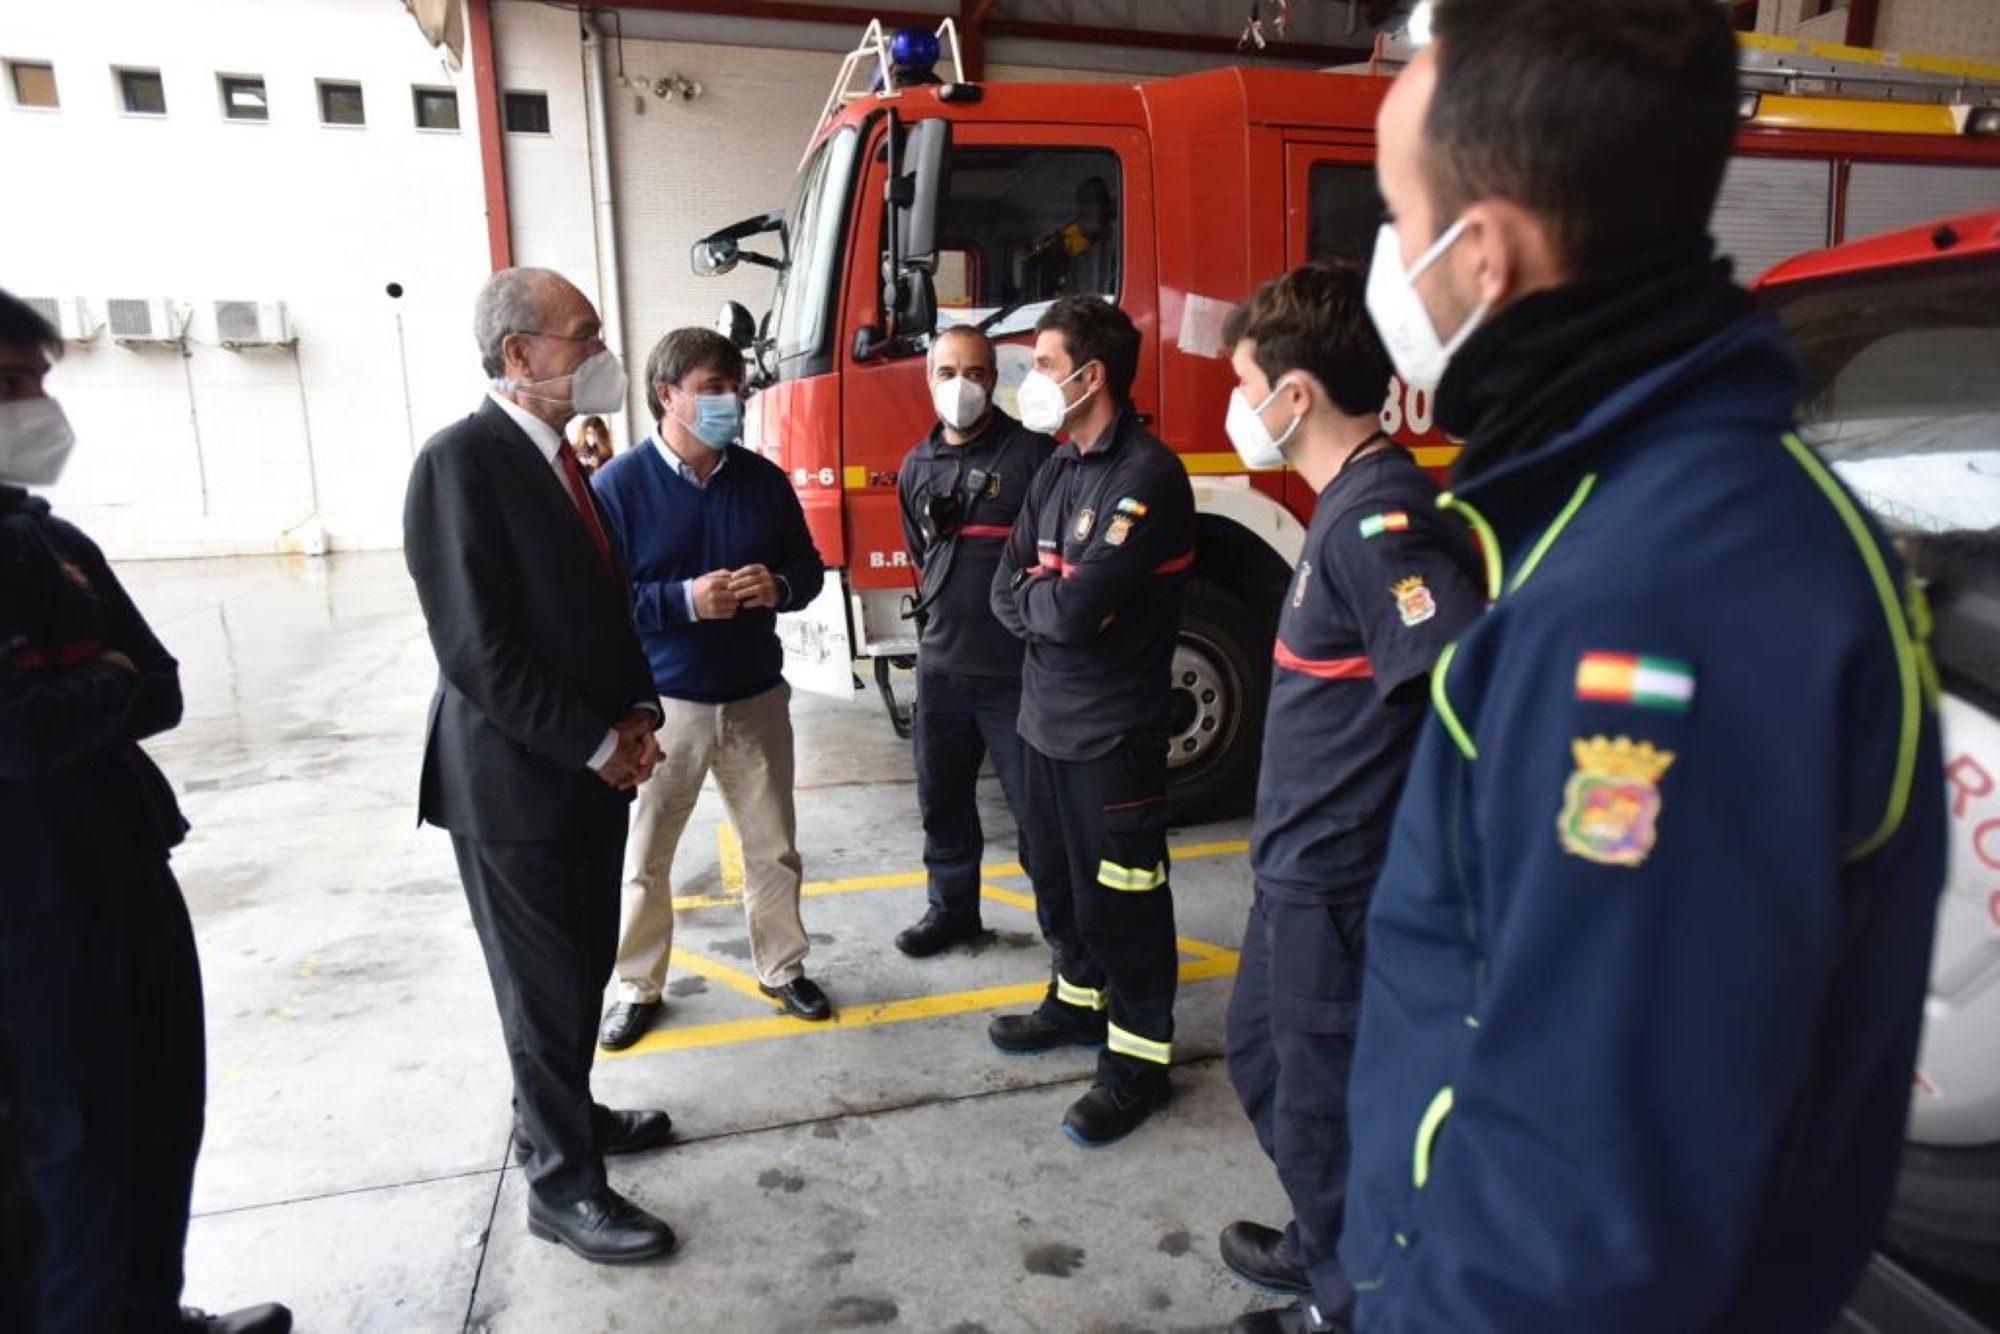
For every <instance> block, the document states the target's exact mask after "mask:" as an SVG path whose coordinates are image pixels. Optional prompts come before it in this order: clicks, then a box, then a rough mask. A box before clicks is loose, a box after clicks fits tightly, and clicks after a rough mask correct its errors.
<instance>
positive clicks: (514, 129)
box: [502, 93, 549, 134]
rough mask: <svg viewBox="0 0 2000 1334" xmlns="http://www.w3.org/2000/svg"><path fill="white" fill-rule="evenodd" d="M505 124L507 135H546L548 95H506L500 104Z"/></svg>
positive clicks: (547, 130) (547, 128)
mask: <svg viewBox="0 0 2000 1334" xmlns="http://www.w3.org/2000/svg"><path fill="white" fill-rule="evenodd" d="M502 105H503V108H504V111H505V122H506V125H507V133H509V134H547V133H548V132H549V95H548V94H547V93H508V94H507V95H506V97H505V98H504V99H503V102H502Z"/></svg>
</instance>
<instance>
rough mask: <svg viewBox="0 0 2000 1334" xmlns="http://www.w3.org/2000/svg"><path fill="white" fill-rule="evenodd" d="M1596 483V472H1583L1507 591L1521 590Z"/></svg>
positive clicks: (1523, 562) (1516, 572)
mask: <svg viewBox="0 0 2000 1334" xmlns="http://www.w3.org/2000/svg"><path fill="white" fill-rule="evenodd" d="M1596 485H1597V474H1596V473H1594V472H1593V473H1586V474H1584V478H1583V480H1582V481H1581V482H1578V483H1577V484H1576V490H1575V491H1573V492H1571V493H1570V498H1569V503H1568V504H1567V505H1564V506H1563V507H1562V512H1561V513H1559V514H1557V515H1556V518H1555V522H1554V523H1552V524H1550V525H1549V530H1548V531H1547V532H1546V533H1543V534H1542V536H1541V540H1539V541H1538V542H1536V543H1535V545H1534V548H1533V549H1532V550H1530V551H1529V552H1528V558H1527V559H1526V560H1524V561H1522V562H1521V568H1520V569H1519V570H1516V571H1515V572H1514V581H1513V582H1512V583H1510V584H1508V585H1507V591H1508V592H1509V593H1518V592H1520V591H1521V585H1522V584H1525V583H1527V582H1528V576H1529V575H1531V574H1533V573H1534V572H1535V568H1536V567H1537V566H1539V565H1540V564H1541V563H1542V557H1544V556H1546V555H1548V554H1549V548H1550V547H1552V546H1554V545H1555V544H1556V539H1557V538H1559V537H1561V536H1562V533H1563V529H1565V528H1567V527H1569V524H1570V520H1572V519H1574V518H1575V517H1576V512H1577V511H1578V510H1580V509H1582V508H1583V502H1584V501H1586V500H1588V499H1590V491H1591V488H1592V487H1594V486H1596Z"/></svg>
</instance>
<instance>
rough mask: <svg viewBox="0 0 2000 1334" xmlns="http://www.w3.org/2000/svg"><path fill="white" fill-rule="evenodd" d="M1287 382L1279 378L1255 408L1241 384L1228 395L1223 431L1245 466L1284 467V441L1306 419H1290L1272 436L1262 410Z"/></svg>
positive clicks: (1296, 432)
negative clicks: (1288, 423) (1277, 434)
mask: <svg viewBox="0 0 2000 1334" xmlns="http://www.w3.org/2000/svg"><path fill="white" fill-rule="evenodd" d="M1288 383H1290V381H1289V380H1280V381H1278V383H1276V384H1274V385H1272V386H1271V392H1270V393H1268V394H1266V395H1265V396H1264V401H1263V402H1262V403H1259V404H1257V406H1255V407H1251V406H1250V400H1249V399H1248V398H1246V397H1244V395H1243V389H1242V386H1240V385H1239V386H1238V387H1237V388H1236V390H1235V392H1233V393H1232V394H1230V395H1229V420H1228V421H1227V422H1226V423H1224V425H1223V430H1224V431H1225V432H1226V433H1227V434H1228V436H1229V443H1230V444H1232V445H1234V446H1236V456H1237V457H1238V458H1240V459H1242V460H1243V463H1244V466H1246V467H1250V468H1282V467H1283V466H1284V464H1285V443H1286V442H1287V441H1289V440H1290V439H1291V438H1292V437H1293V436H1294V435H1297V434H1298V430H1299V423H1300V422H1303V421H1304V420H1305V418H1304V417H1294V418H1292V424H1291V425H1290V426H1287V427H1286V428H1285V433H1284V434H1283V435H1280V436H1275V437H1274V436H1273V435H1272V434H1271V428H1270V427H1268V426H1266V425H1264V409H1265V408H1268V407H1270V406H1271V404H1272V403H1273V402H1274V401H1275V400H1276V399H1277V397H1278V392H1279V391H1280V390H1282V389H1283V388H1284V387H1285V385H1286V384H1288Z"/></svg>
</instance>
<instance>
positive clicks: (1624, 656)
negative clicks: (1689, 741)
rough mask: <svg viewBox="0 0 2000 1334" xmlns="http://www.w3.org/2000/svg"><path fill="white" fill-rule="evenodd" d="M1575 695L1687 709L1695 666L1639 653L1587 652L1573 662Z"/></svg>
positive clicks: (1648, 706) (1645, 706)
mask: <svg viewBox="0 0 2000 1334" xmlns="http://www.w3.org/2000/svg"><path fill="white" fill-rule="evenodd" d="M1576 697H1577V698H1578V699H1589V700H1598V701H1601V702H1603V703H1606V704H1631V705H1634V706H1636V707H1638V708H1642V709H1666V710H1668V711H1669V712H1671V713H1686V712H1687V711H1688V706H1689V705H1690V704H1692V703H1694V668H1692V667H1690V666H1688V665H1687V664H1686V663H1684V662H1680V661H1677V660H1675V659H1673V658H1653V657H1647V656H1645V655H1643V654H1638V653H1598V652H1591V653H1586V654H1584V655H1583V659H1582V661H1580V662H1578V663H1577V665H1576Z"/></svg>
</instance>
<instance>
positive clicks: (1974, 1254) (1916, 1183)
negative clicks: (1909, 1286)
mask: <svg viewBox="0 0 2000 1334" xmlns="http://www.w3.org/2000/svg"><path fill="white" fill-rule="evenodd" d="M1888 1242H1889V1248H1890V1249H1891V1250H1893V1251H1896V1252H1898V1253H1900V1254H1902V1255H1904V1256H1906V1257H1908V1258H1909V1259H1911V1260H1914V1261H1916V1262H1918V1263H1919V1264H1923V1265H1927V1266H1929V1267H1931V1268H1933V1269H1936V1270H1940V1271H1942V1272H1944V1273H1947V1274H1950V1275H1951V1276H1952V1277H1954V1278H1958V1279H1963V1280H1965V1281H1966V1282H1968V1283H1971V1284H1974V1285H1976V1286H1978V1287H1981V1288H1984V1289H1986V1290H1988V1291H1991V1292H2000V1144H1988V1145H1985V1146H1983V1147H1977V1148H1941V1147H1935V1146H1931V1145H1923V1144H1909V1145H1905V1146H1904V1149H1903V1170H1902V1175H1901V1176H1899V1177H1898V1178H1897V1180H1896V1202H1895V1205H1894V1207H1893V1208H1892V1209H1891V1210H1890V1213H1889V1232H1888Z"/></svg>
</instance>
